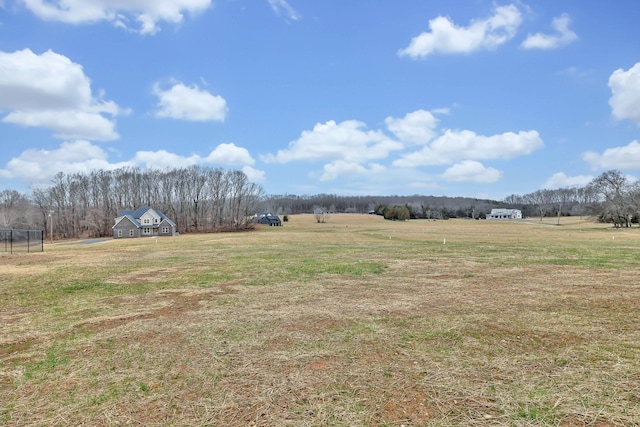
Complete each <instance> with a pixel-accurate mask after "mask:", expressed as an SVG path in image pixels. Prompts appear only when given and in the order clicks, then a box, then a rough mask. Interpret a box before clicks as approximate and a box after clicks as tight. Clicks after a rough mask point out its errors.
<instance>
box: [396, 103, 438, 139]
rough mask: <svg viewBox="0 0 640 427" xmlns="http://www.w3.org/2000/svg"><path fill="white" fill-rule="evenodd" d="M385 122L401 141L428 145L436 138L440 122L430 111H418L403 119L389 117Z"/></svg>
mask: <svg viewBox="0 0 640 427" xmlns="http://www.w3.org/2000/svg"><path fill="white" fill-rule="evenodd" d="M384 122H385V123H386V125H387V129H389V130H390V131H391V132H392V133H393V134H394V135H395V136H396V137H397V138H398V139H399V140H400V141H403V142H410V143H415V144H426V143H427V142H429V141H431V140H432V139H433V137H434V136H435V134H436V128H437V127H438V123H439V120H438V119H437V118H436V117H435V116H434V115H433V114H431V113H430V112H429V111H425V110H417V111H414V112H412V113H408V114H406V115H405V116H404V117H403V118H401V119H398V118H394V117H387V118H386V119H385V121H384Z"/></svg>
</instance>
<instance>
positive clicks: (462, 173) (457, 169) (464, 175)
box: [442, 160, 502, 184]
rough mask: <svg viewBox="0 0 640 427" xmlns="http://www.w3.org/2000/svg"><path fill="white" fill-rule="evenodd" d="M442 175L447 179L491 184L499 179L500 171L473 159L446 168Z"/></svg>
mask: <svg viewBox="0 0 640 427" xmlns="http://www.w3.org/2000/svg"><path fill="white" fill-rule="evenodd" d="M442 177H443V178H444V179H446V180H448V181H455V182H477V183H481V184H491V183H494V182H497V181H498V180H500V178H501V177H502V172H500V171H499V170H497V169H494V168H488V167H485V166H484V165H483V164H482V163H480V162H476V161H475V160H463V161H462V162H460V163H456V164H454V165H453V166H451V167H450V168H448V169H447V170H446V171H445V172H444V173H443V174H442Z"/></svg>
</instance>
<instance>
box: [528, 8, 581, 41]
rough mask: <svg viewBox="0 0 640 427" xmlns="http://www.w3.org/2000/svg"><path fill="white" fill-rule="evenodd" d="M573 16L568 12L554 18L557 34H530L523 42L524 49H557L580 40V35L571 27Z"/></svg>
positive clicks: (552, 24) (554, 27) (553, 23)
mask: <svg viewBox="0 0 640 427" xmlns="http://www.w3.org/2000/svg"><path fill="white" fill-rule="evenodd" d="M570 23H571V18H570V17H569V15H567V14H566V13H564V14H562V15H560V16H559V17H557V18H554V19H553V22H552V23H551V26H552V27H553V29H554V30H555V31H556V32H555V34H544V33H536V34H529V36H527V38H526V39H525V41H523V42H522V45H521V46H522V47H523V48H524V49H556V48H558V47H561V46H566V45H568V44H569V43H572V42H574V41H576V40H578V35H577V34H576V33H574V32H573V31H571V30H570V29H569V24H570Z"/></svg>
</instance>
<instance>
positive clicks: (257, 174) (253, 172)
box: [242, 166, 265, 184]
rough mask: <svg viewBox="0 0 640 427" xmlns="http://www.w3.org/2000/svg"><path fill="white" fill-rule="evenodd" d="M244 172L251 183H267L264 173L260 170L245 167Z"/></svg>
mask: <svg viewBox="0 0 640 427" xmlns="http://www.w3.org/2000/svg"><path fill="white" fill-rule="evenodd" d="M242 172H244V174H245V175H247V178H248V179H249V181H251V182H254V183H256V184H258V183H261V182H264V181H265V176H264V171H261V170H259V169H256V168H253V167H251V166H243V168H242Z"/></svg>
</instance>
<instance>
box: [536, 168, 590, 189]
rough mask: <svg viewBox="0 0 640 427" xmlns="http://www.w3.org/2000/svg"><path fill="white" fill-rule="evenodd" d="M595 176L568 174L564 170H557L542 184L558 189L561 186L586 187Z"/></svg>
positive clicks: (543, 186)
mask: <svg viewBox="0 0 640 427" xmlns="http://www.w3.org/2000/svg"><path fill="white" fill-rule="evenodd" d="M593 178H594V177H593V176H591V175H576V176H567V175H566V174H565V173H564V172H557V173H554V174H553V175H551V177H550V178H549V179H547V181H546V182H545V183H544V184H542V188H546V189H549V190H557V189H559V188H572V187H584V186H586V185H587V184H589V183H590V182H591V181H593Z"/></svg>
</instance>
